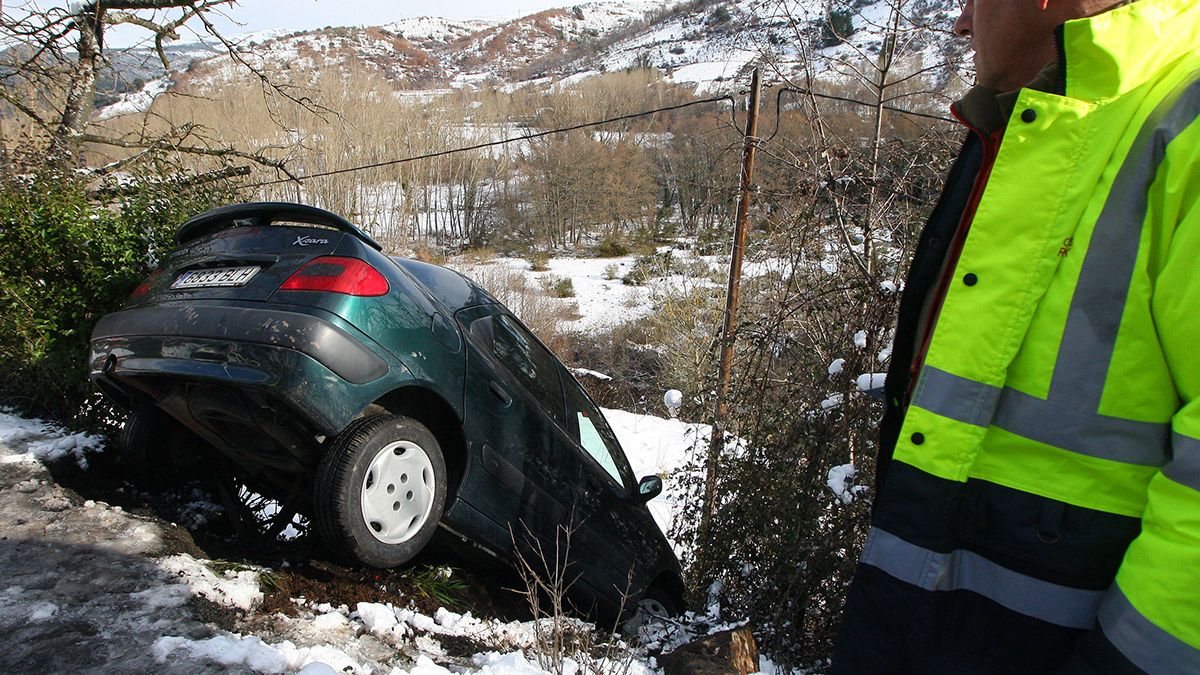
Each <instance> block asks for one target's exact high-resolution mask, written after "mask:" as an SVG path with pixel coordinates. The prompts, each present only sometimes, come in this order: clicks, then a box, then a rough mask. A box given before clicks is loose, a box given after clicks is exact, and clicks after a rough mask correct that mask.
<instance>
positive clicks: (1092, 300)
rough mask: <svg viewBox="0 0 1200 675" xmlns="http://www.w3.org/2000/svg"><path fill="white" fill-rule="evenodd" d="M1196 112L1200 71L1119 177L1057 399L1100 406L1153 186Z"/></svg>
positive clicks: (1099, 230)
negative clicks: (1176, 138)
mask: <svg viewBox="0 0 1200 675" xmlns="http://www.w3.org/2000/svg"><path fill="white" fill-rule="evenodd" d="M1198 115H1200V76H1197V77H1193V78H1192V79H1191V80H1190V81H1185V82H1184V83H1182V84H1181V85H1179V86H1178V87H1176V88H1175V90H1174V91H1172V92H1171V93H1170V94H1169V95H1168V96H1167V97H1166V98H1164V99H1163V100H1162V102H1161V103H1159V105H1158V107H1156V108H1155V109H1154V112H1152V113H1151V114H1150V116H1149V117H1148V118H1147V119H1146V122H1145V123H1144V124H1142V128H1141V130H1140V131H1138V135H1137V138H1135V139H1134V141H1133V145H1132V146H1131V147H1130V148H1129V153H1128V154H1127V155H1126V159H1125V162H1124V163H1123V164H1122V165H1121V168H1120V170H1119V171H1118V172H1117V176H1116V178H1114V179H1113V183H1112V187H1111V188H1110V190H1109V193H1108V200H1107V201H1106V202H1105V204H1104V209H1103V210H1102V211H1101V212H1100V217H1099V218H1097V219H1096V225H1095V227H1094V228H1093V229H1092V236H1091V243H1089V244H1088V249H1087V256H1086V257H1085V258H1084V259H1083V267H1082V269H1081V270H1080V273H1079V281H1078V282H1077V284H1076V286H1075V294H1074V296H1073V297H1072V298H1071V307H1070V309H1069V310H1068V313H1067V324H1066V327H1065V328H1064V330H1063V337H1062V342H1061V343H1059V347H1058V358H1057V360H1056V361H1055V366H1054V376H1053V379H1052V380H1051V382H1050V392H1049V396H1047V398H1049V399H1050V400H1051V401H1056V402H1058V403H1060V404H1062V405H1064V406H1065V407H1070V408H1078V409H1084V410H1096V409H1098V408H1099V407H1100V396H1101V394H1103V392H1104V382H1105V380H1106V379H1107V378H1108V366H1109V364H1110V363H1111V362H1112V355H1113V349H1114V348H1115V346H1116V343H1117V331H1118V329H1119V328H1120V327H1121V316H1122V314H1123V313H1124V310H1125V302H1126V299H1127V297H1128V296H1129V286H1130V283H1131V281H1132V278H1133V268H1134V265H1135V263H1136V262H1137V256H1138V248H1139V246H1138V244H1139V242H1140V241H1141V236H1142V226H1143V224H1144V223H1145V220H1146V211H1147V208H1148V199H1149V192H1150V186H1151V184H1153V183H1154V180H1155V177H1156V176H1157V175H1158V167H1159V165H1160V164H1162V161H1163V158H1164V157H1165V156H1166V154H1167V146H1168V145H1169V144H1170V143H1171V141H1173V140H1175V137H1176V136H1178V135H1179V134H1180V133H1182V132H1183V130H1184V129H1186V128H1187V127H1188V126H1190V125H1191V124H1192V122H1194V121H1195V120H1196V117H1197V116H1198Z"/></svg>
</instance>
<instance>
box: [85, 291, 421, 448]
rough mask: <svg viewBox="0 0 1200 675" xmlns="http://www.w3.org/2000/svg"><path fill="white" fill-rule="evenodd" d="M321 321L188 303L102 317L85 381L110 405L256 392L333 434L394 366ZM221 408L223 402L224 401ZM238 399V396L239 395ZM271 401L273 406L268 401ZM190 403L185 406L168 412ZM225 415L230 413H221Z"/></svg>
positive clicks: (383, 385)
mask: <svg viewBox="0 0 1200 675" xmlns="http://www.w3.org/2000/svg"><path fill="white" fill-rule="evenodd" d="M353 330H354V329H353V328H343V327H339V326H337V325H335V324H334V323H333V322H332V321H331V320H328V319H325V318H322V317H320V316H315V315H313V314H305V313H302V312H294V311H287V310H282V309H274V308H273V309H265V308H264V309H259V308H254V307H243V306H227V305H219V304H208V305H199V304H196V303H187V304H176V305H154V306H148V307H137V308H133V309H128V310H125V311H122V312H117V313H115V314H110V315H108V316H106V317H104V318H103V319H101V321H100V322H99V323H98V324H97V325H96V329H95V330H94V331H93V333H92V340H91V353H90V358H89V362H88V365H89V375H90V377H91V378H92V380H94V381H95V382H96V383H97V384H98V385H99V386H100V388H101V389H102V390H103V391H104V392H105V393H106V394H108V395H109V396H110V397H111V398H113V399H115V400H116V401H117V402H118V403H121V404H123V405H126V406H130V405H131V404H132V402H133V401H134V400H135V399H138V398H146V397H148V398H150V399H153V400H155V401H156V402H157V403H158V404H159V405H162V404H163V403H164V399H166V398H169V397H176V396H183V397H184V400H185V401H186V400H187V397H189V396H192V393H191V391H190V389H189V384H188V383H194V384H206V385H213V386H219V387H222V388H224V389H226V390H236V391H240V392H243V393H244V392H258V393H259V395H260V398H262V399H263V403H262V405H263V406H265V407H286V408H287V409H290V410H292V411H294V412H296V413H299V415H300V417H301V418H302V419H303V420H304V421H305V422H306V423H307V424H308V425H309V426H311V428H312V429H313V430H314V431H317V432H320V433H323V434H329V433H336V432H337V431H339V430H340V429H341V428H342V427H343V426H345V424H346V423H347V422H348V421H349V420H350V419H352V418H353V417H354V415H356V414H357V413H358V412H359V411H360V410H361V409H362V406H363V405H365V404H366V403H369V402H370V401H372V400H374V398H376V397H378V396H379V395H381V394H382V393H383V392H384V391H386V389H387V388H388V387H389V384H388V383H389V382H390V381H391V380H392V379H393V378H387V377H385V375H387V374H388V373H389V372H391V370H392V369H393V368H400V369H402V368H403V366H401V365H400V364H398V363H394V362H392V363H389V361H385V360H384V358H383V357H381V356H380V355H379V354H376V353H375V352H373V351H372V350H371V349H370V348H369V347H368V346H367V344H366V342H365V340H366V339H365V338H359V337H356V336H355V335H353V334H352V333H351V331H353ZM223 398H227V399H229V400H230V401H231V405H232V400H233V399H234V397H233V396H232V395H230V396H226V397H223ZM239 398H240V397H239ZM272 401H274V402H275V403H271V402H272ZM193 407H194V406H193V405H192V404H186V405H184V406H182V407H181V408H179V409H178V410H176V411H175V413H176V414H177V415H180V416H184V415H186V416H191V415H190V414H188V413H187V412H185V411H188V410H190V409H191V408H193ZM226 412H227V414H232V413H233V412H235V411H232V410H230V411H226Z"/></svg>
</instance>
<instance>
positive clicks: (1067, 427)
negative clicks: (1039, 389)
mask: <svg viewBox="0 0 1200 675" xmlns="http://www.w3.org/2000/svg"><path fill="white" fill-rule="evenodd" d="M1075 405H1076V404H1075V403H1067V404H1066V405H1064V403H1063V402H1060V401H1046V400H1042V399H1040V398H1037V397H1035V396H1030V395H1029V394H1025V393H1022V392H1019V391H1017V390H1015V389H1012V388H1008V387H1006V388H1005V389H1004V394H1003V395H1001V397H1000V405H999V406H997V409H996V418H995V419H994V420H992V424H994V425H996V426H997V427H1000V428H1001V429H1004V430H1005V431H1009V432H1011V433H1014V434H1016V435H1018V436H1021V437H1023V438H1028V439H1030V440H1033V441H1037V442H1039V443H1045V444H1047V445H1052V446H1054V447H1056V448H1062V449H1063V450H1070V451H1071V452H1075V453H1079V454H1081V455H1087V456H1088V457H1098V458H1100V459H1108V460H1112V461H1114V462H1125V463H1127V464H1141V465H1143V466H1162V465H1163V464H1165V463H1166V462H1167V459H1169V457H1170V455H1169V450H1168V447H1167V441H1168V439H1169V438H1170V435H1171V425H1170V424H1165V423H1163V424H1159V423H1154V422H1139V421H1137V420H1127V419H1122V418H1120V417H1108V416H1105V415H1101V414H1099V413H1095V412H1091V411H1092V410H1095V409H1094V408H1088V409H1080V408H1076V407H1075ZM1067 406H1070V407H1067Z"/></svg>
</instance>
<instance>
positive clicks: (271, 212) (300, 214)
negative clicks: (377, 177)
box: [175, 202, 383, 251]
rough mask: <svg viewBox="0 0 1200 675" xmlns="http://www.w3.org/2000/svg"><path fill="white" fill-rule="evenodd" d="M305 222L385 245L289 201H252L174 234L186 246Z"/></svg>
mask: <svg viewBox="0 0 1200 675" xmlns="http://www.w3.org/2000/svg"><path fill="white" fill-rule="evenodd" d="M282 222H287V223H304V224H306V225H323V226H325V227H332V228H333V229H335V230H341V231H342V232H346V233H347V234H351V235H354V236H355V237H357V238H359V239H361V240H362V241H364V242H366V243H367V244H368V245H370V246H371V247H372V248H374V249H375V250H377V251H382V250H383V246H382V245H380V243H379V242H377V241H375V240H374V239H372V238H371V235H369V234H367V233H366V232H363V231H362V230H360V229H358V228H357V227H355V226H354V224H353V223H351V222H350V221H348V220H346V219H345V218H343V217H341V216H339V215H337V214H336V213H330V212H329V211H326V210H325V209H318V208H317V207H315V206H305V205H304V204H292V203H289V202H250V203H247V204H231V205H229V206H221V207H219V208H215V209H212V210H211V211H205V212H204V213H201V214H200V215H198V216H193V217H192V218H189V219H188V220H187V222H185V223H184V224H182V225H180V226H179V229H178V230H176V231H175V243H176V244H186V243H187V242H189V241H194V240H196V239H199V238H200V237H202V236H204V235H206V234H212V233H213V232H218V231H220V230H226V229H230V228H234V227H260V226H261V227H265V226H268V225H271V224H272V223H282Z"/></svg>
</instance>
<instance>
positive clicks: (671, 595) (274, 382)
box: [90, 203, 684, 617]
mask: <svg viewBox="0 0 1200 675" xmlns="http://www.w3.org/2000/svg"><path fill="white" fill-rule="evenodd" d="M175 239H176V244H177V247H176V249H175V250H174V251H173V252H171V253H170V255H169V256H167V257H166V259H165V260H164V261H163V263H162V265H161V267H160V268H159V269H157V270H155V271H154V272H153V273H152V274H151V275H150V277H149V278H147V279H146V280H145V281H144V282H143V283H142V284H141V285H140V286H138V288H137V289H135V290H134V292H133V294H132V296H131V298H130V300H129V303H128V305H127V306H126V308H125V309H123V310H122V311H119V312H116V313H113V314H109V315H107V316H105V317H104V318H102V319H101V320H100V322H99V323H98V324H97V326H96V328H95V331H94V332H93V334H92V337H91V354H90V375H91V378H92V379H93V380H94V381H95V382H96V383H97V384H98V385H99V386H100V388H101V389H102V390H103V391H104V392H105V394H106V395H107V396H109V397H110V398H112V399H113V400H114V401H116V402H117V403H118V404H119V405H121V406H122V407H124V408H126V409H128V410H129V411H130V416H129V420H128V422H127V425H126V431H125V439H126V441H125V444H124V445H125V448H124V450H123V451H122V461H123V463H124V464H125V465H126V466H127V468H128V469H129V472H130V474H131V475H133V476H135V477H143V478H144V477H153V476H154V475H155V474H156V473H159V472H161V471H164V470H166V469H167V468H171V467H173V470H179V469H180V467H183V468H184V469H185V470H186V467H188V466H189V460H190V459H191V458H190V457H189V455H190V454H194V453H198V452H209V453H214V454H215V455H216V456H217V457H219V458H220V461H219V462H218V463H217V465H218V466H222V467H227V469H224V470H226V471H229V472H231V473H232V474H235V476H236V478H237V480H239V481H241V482H242V483H244V484H245V485H247V486H249V487H250V488H251V489H253V490H254V491H256V492H258V493H260V494H263V495H266V496H268V497H271V498H273V499H276V500H278V501H279V502H280V503H281V504H282V505H283V507H284V508H285V509H287V510H289V512H291V511H294V512H297V513H300V514H303V515H305V516H307V517H308V518H309V519H310V522H311V523H312V524H313V526H314V528H315V530H316V532H317V534H318V535H319V536H320V537H321V538H322V539H323V540H324V542H325V543H326V544H327V545H328V547H329V548H330V549H331V550H332V551H333V552H334V553H335V554H337V555H339V556H341V557H343V558H345V559H348V560H350V561H352V562H356V563H361V564H365V565H371V566H376V567H392V566H396V565H400V564H403V563H405V562H406V561H408V560H410V559H411V558H412V557H413V556H415V555H416V554H417V553H418V552H419V551H421V549H422V548H423V547H424V546H425V545H426V544H427V543H428V542H429V541H430V539H431V538H432V537H433V535H434V534H435V531H437V530H438V529H439V528H441V529H442V530H443V531H444V532H445V533H446V535H448V536H447V537H445V538H446V539H448V540H452V541H456V542H459V543H463V544H467V545H469V546H470V547H472V548H477V549H482V550H483V551H486V552H487V553H490V554H492V555H494V556H496V557H497V558H499V559H502V560H505V561H507V562H509V563H515V562H516V561H517V560H518V554H519V555H520V556H521V557H523V558H525V559H526V560H529V559H535V560H536V559H538V557H539V551H541V552H543V553H544V552H547V551H555V550H557V548H556V543H557V544H558V545H559V548H560V547H561V544H562V541H561V537H562V534H563V531H564V528H567V529H570V530H572V538H571V542H570V551H571V553H570V557H571V561H570V564H571V568H570V569H571V570H573V571H575V572H576V573H577V574H578V575H579V579H578V582H577V583H576V584H574V587H573V589H572V592H573V598H574V600H575V603H576V605H577V607H579V608H580V609H583V610H585V611H590V612H594V613H596V614H598V615H600V616H605V617H615V616H620V615H629V614H630V612H631V611H632V610H634V609H635V608H637V609H641V610H646V611H652V612H656V613H665V614H673V613H676V612H677V611H678V610H680V609H682V603H683V592H684V585H683V580H682V576H681V572H680V565H679V561H678V559H677V558H676V556H675V554H674V552H673V551H672V550H671V547H670V545H669V544H668V542H667V540H666V538H665V537H664V536H663V534H662V532H661V531H660V530H659V528H658V526H657V525H656V523H655V522H654V520H653V518H652V517H651V515H650V512H649V510H648V509H647V508H646V502H647V501H649V500H650V499H652V498H653V497H655V496H656V495H658V494H659V493H660V492H661V490H662V481H661V480H660V479H659V478H658V477H657V476H649V477H646V478H643V479H641V480H638V479H636V478H635V476H634V475H633V473H632V470H631V469H630V466H629V462H628V461H627V459H626V458H625V454H624V452H623V451H622V450H621V446H620V444H619V443H618V442H617V439H616V437H615V436H614V435H613V433H612V430H611V429H610V428H609V426H608V424H607V423H606V422H605V419H604V416H603V415H602V414H601V413H600V411H599V409H598V408H597V407H596V405H595V404H594V403H593V402H592V401H591V399H589V398H588V395H587V394H586V393H585V392H584V390H583V388H582V387H581V386H580V385H579V383H578V382H576V381H575V379H574V377H572V375H571V374H570V372H569V371H568V370H567V369H566V368H565V367H564V366H563V365H562V364H561V363H560V362H559V361H558V359H556V358H555V357H554V356H553V355H552V354H551V353H550V351H549V350H547V349H546V347H545V346H543V345H542V344H541V343H540V342H539V341H538V340H537V338H535V337H534V336H533V334H532V333H530V332H529V330H528V329H527V328H526V327H525V326H524V325H522V323H521V322H520V321H519V320H518V319H517V317H515V316H513V314H512V313H511V312H509V311H508V310H507V309H506V308H505V307H504V306H503V305H502V304H500V303H499V302H497V301H496V300H495V298H493V297H492V296H491V295H489V294H488V293H487V292H486V291H484V290H483V289H482V288H480V287H479V286H478V285H476V284H475V283H473V282H471V281H470V280H468V279H467V278H465V277H464V276H462V275H461V274H459V273H457V272H454V271H452V270H449V269H446V268H444V267H439V266H437V265H431V264H427V263H422V262H418V261H414V260H407V259H403V258H397V257H389V256H387V255H384V254H383V253H382V252H381V250H382V247H381V246H380V245H379V244H378V243H377V242H375V241H374V240H372V239H371V237H369V236H368V235H367V234H365V233H363V232H362V231H361V230H360V229H358V228H357V227H355V226H354V225H353V224H351V223H350V222H348V221H347V220H345V219H344V218H341V217H340V216H337V215H335V214H333V213H330V212H328V211H324V210H321V209H317V208H313V207H309V206H303V205H299V204H287V203H253V204H237V205H233V206H226V207H222V208H218V209H214V210H212V211H208V212H206V213H203V214H200V215H198V216H196V217H194V218H192V219H190V220H188V221H187V222H185V223H184V224H183V225H182V226H180V228H179V230H178V232H177V233H176V237H175ZM184 436H186V437H188V438H191V439H193V440H196V439H197V437H198V439H199V441H197V442H194V443H192V444H190V445H189V444H187V443H184V442H183V441H181V440H179V439H181V438H183V437H184ZM547 562H551V563H553V561H547Z"/></svg>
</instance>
